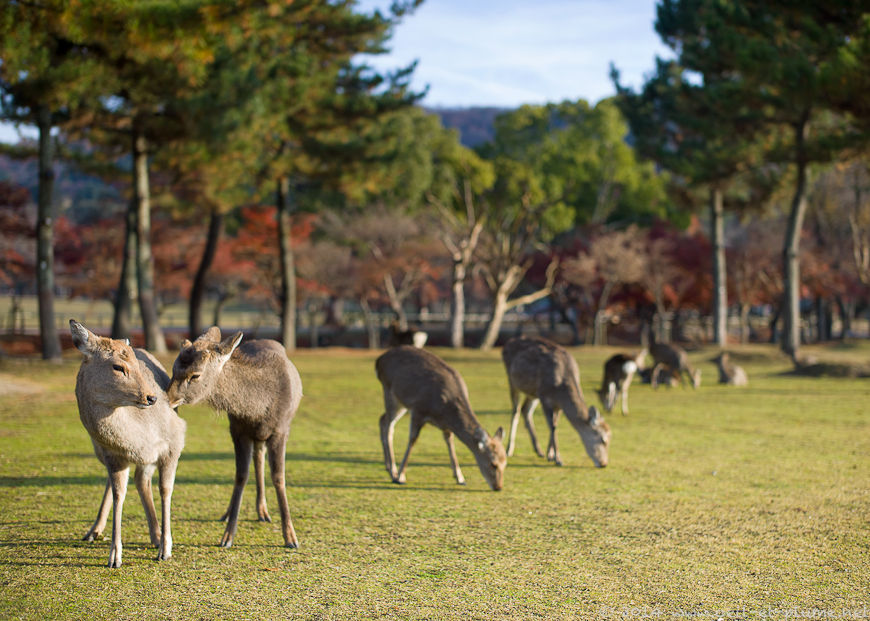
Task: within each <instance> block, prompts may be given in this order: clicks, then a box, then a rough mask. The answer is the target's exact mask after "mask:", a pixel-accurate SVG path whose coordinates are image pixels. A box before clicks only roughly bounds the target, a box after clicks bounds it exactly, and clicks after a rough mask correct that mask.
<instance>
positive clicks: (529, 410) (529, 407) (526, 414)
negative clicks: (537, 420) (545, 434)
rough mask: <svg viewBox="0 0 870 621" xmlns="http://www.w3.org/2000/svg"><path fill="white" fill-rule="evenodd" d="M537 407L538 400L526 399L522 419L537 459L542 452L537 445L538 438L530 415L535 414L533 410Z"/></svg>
mask: <svg viewBox="0 0 870 621" xmlns="http://www.w3.org/2000/svg"><path fill="white" fill-rule="evenodd" d="M537 406H538V400H537V399H534V398H532V397H526V400H525V401H524V402H523V419H524V420H525V423H526V429H527V430H528V431H529V437H530V438H531V439H532V448H533V449H535V454H536V455H537V456H538V457H543V456H544V451H542V450H541V446H540V445H539V444H538V436H537V434H535V425H534V423H533V422H532V414H534V413H535V408H536V407H537Z"/></svg>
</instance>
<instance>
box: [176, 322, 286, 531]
mask: <svg viewBox="0 0 870 621" xmlns="http://www.w3.org/2000/svg"><path fill="white" fill-rule="evenodd" d="M241 340H242V333H241V332H237V333H236V334H234V335H232V336H231V337H228V338H227V339H226V340H223V341H222V340H221V331H220V328H218V327H217V326H213V327H211V328H209V329H208V331H207V332H206V333H205V334H203V335H202V336H200V337H199V338H197V339H196V340H195V341H194V342H193V343H191V342H190V341H188V340H184V341H183V342H182V343H181V352H180V353H179V354H178V358H176V360H175V364H174V365H173V367H172V380H171V382H170V384H169V390H168V391H167V392H168V395H169V402H170V403H171V404H172V405H173V406H177V405H180V404H182V403H188V404H191V405H192V404H195V403H199V402H200V401H205V402H206V403H208V404H209V405H210V406H211V407H213V408H214V409H216V410H223V411H225V412H226V413H227V418H229V421H230V435H231V436H232V438H233V446H234V448H235V455H236V477H235V485H234V487H233V494H232V497H231V499H230V504H229V508H228V509H227V512H226V513H225V514H224V516H223V517H222V518H221V519H222V520H223V519H226V520H227V526H226V529H225V531H224V534H223V537H221V541H220V545H221V546H222V547H225V548H228V547H230V546H231V545H233V538H234V537H235V534H236V530H237V528H238V524H239V508H240V506H241V503H242V492H243V491H244V489H245V483H247V481H248V473H249V471H250V464H251V459H252V458H253V459H254V473H255V477H256V479H257V514H258V516H259V519H260V521H261V522H271V518H270V517H269V513H268V511H267V509H266V486H265V480H264V479H265V477H264V472H263V471H264V460H265V455H266V453H267V452H268V455H269V469H270V470H271V473H272V484H273V485H274V486H275V492H276V493H277V495H278V509H279V511H280V512H281V526H282V529H283V534H284V545H286V546H287V547H288V548H296V547H298V545H299V541H298V540H297V538H296V531H295V530H294V529H293V522H292V521H291V520H290V508H289V505H288V503H287V491H286V489H285V487H284V460H285V455H284V452H285V449H286V446H287V436H288V434H289V433H290V421H292V420H293V416H294V414H296V409H297V408H298V407H299V401H300V400H301V399H302V380H301V379H300V378H299V372H298V371H297V370H296V367H295V366H293V363H292V362H290V360H289V359H288V358H287V354H286V353H285V351H284V347H283V346H282V345H281V344H280V343H278V342H277V341H272V340H254V341H245V342H244V343H241ZM239 343H241V345H240V344H239Z"/></svg>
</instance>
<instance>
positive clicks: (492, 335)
mask: <svg viewBox="0 0 870 621" xmlns="http://www.w3.org/2000/svg"><path fill="white" fill-rule="evenodd" d="M509 295H510V291H509V290H508V287H507V286H505V285H504V284H502V286H500V287H499V288H498V290H497V291H496V293H495V298H494V300H493V307H492V317H490V319H489V325H488V326H487V327H486V334H485V335H484V337H483V342H482V343H481V344H480V348H481V349H482V350H484V351H487V350H490V349H492V348H493V347H494V346H495V342H496V341H497V340H498V335H499V332H500V331H501V324H502V322H503V321H504V314H505V312H506V311H507V300H508V296H509Z"/></svg>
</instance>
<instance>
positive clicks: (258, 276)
mask: <svg viewBox="0 0 870 621" xmlns="http://www.w3.org/2000/svg"><path fill="white" fill-rule="evenodd" d="M419 4H420V3H419V2H412V1H408V2H405V3H396V4H395V5H394V6H393V7H392V9H391V11H390V12H389V13H382V12H378V11H375V12H364V11H361V10H360V9H359V8H358V7H357V6H356V5H355V4H354V3H352V2H350V3H347V2H324V1H314V0H311V1H298V2H293V3H289V4H288V3H284V2H233V3H225V2H214V1H211V2H209V1H206V0H190V1H187V2H182V3H175V4H174V5H173V6H171V7H170V6H167V5H166V4H164V3H161V2H137V3H129V4H128V3H125V2H108V1H105V0H103V1H94V2H56V1H49V2H43V3H40V4H39V5H32V4H29V3H18V2H11V3H5V4H4V5H3V7H2V9H0V35H2V36H0V41H2V43H0V61H2V62H0V93H2V99H0V101H2V109H0V112H2V116H3V120H5V121H8V122H13V123H21V124H28V125H33V126H36V127H37V128H38V132H39V137H38V139H36V140H33V141H27V140H24V141H22V142H20V143H19V144H16V145H3V146H2V150H3V157H2V159H0V218H2V222H0V287H2V293H3V294H4V296H6V299H7V300H8V301H9V304H8V305H7V311H6V317H5V322H6V331H7V332H11V333H16V332H18V333H20V332H23V331H24V330H25V328H26V327H27V326H33V325H34V321H32V320H31V321H28V320H26V315H25V310H26V308H27V304H26V303H24V302H23V300H26V298H27V296H28V295H33V296H35V300H36V301H37V304H36V305H35V309H34V312H35V314H36V317H37V319H36V320H35V321H36V322H37V324H38V326H39V335H38V336H37V337H36V338H35V342H36V343H37V344H38V347H39V348H40V350H41V352H42V355H43V357H45V358H49V359H51V358H57V357H59V356H60V352H61V338H60V335H61V334H62V333H63V332H64V330H65V324H66V320H67V319H68V317H67V316H66V315H67V313H64V312H55V300H54V298H55V297H56V296H58V295H59V296H61V297H62V298H63V299H64V300H66V299H84V300H103V301H105V300H111V302H112V313H111V314H112V320H111V325H110V326H109V325H108V321H107V322H106V323H107V325H106V326H105V328H106V329H107V330H111V332H112V334H113V335H114V336H116V337H130V336H133V337H134V338H136V339H137V340H141V341H142V343H143V344H144V345H145V346H146V347H148V348H150V349H153V350H155V351H158V352H160V351H164V350H165V349H166V347H167V341H169V342H170V344H171V343H172V341H173V338H175V339H180V338H181V337H182V336H187V334H193V335H195V334H198V333H199V332H200V331H201V330H202V329H203V326H204V325H206V324H209V323H225V322H224V321H223V318H222V316H221V313H222V311H224V310H226V309H228V308H235V309H236V310H237V311H247V312H248V314H246V315H244V317H246V318H247V319H246V320H245V321H250V317H252V316H254V317H256V318H257V319H256V325H257V326H258V331H259V332H260V333H261V334H262V335H269V336H275V337H277V338H280V339H281V340H282V341H283V343H284V344H285V346H286V347H287V348H288V350H292V349H294V348H295V347H296V346H297V344H298V345H310V346H317V345H318V344H343V345H368V346H371V347H376V346H379V345H380V344H381V342H382V341H383V339H384V332H385V328H386V326H388V325H390V324H393V325H394V329H395V330H396V331H405V330H408V329H409V327H411V325H412V324H414V323H418V324H420V325H422V327H424V328H425V329H426V330H427V331H429V332H430V337H431V338H433V342H434V343H436V344H450V345H452V346H454V347H461V346H465V345H474V346H480V347H482V348H484V349H486V348H489V347H492V346H494V345H495V344H497V342H498V338H499V336H500V335H501V334H502V333H503V332H504V331H506V330H508V331H509V330H510V329H520V328H522V327H523V326H524V324H529V323H534V324H536V329H539V330H542V331H547V332H549V333H552V334H561V335H562V338H563V339H564V340H566V341H570V342H572V343H579V342H591V343H606V342H607V341H608V339H610V340H611V341H616V342H621V341H630V342H638V341H641V340H643V339H644V338H645V327H647V326H652V325H654V326H655V329H656V330H657V331H658V332H659V337H660V338H662V339H669V338H672V337H673V338H677V339H680V340H684V341H693V340H694V341H710V342H715V343H718V344H720V345H722V346H725V345H727V343H728V341H729V339H731V340H741V341H748V340H750V339H754V340H770V341H776V342H778V343H780V345H781V347H782V349H783V350H784V351H785V352H786V353H788V354H789V355H791V356H792V358H793V359H794V360H795V361H796V362H797V361H798V360H799V348H800V345H801V344H802V343H805V342H808V341H814V340H827V339H831V338H846V337H849V336H851V335H856V334H862V335H864V334H865V332H866V327H865V326H866V316H867V312H868V305H867V300H868V295H867V294H868V285H870V198H868V196H870V174H868V161H867V144H868V142H867V130H868V109H867V105H866V101H867V97H866V94H867V93H868V92H870V77H868V71H870V70H868V68H870V62H868V60H870V53H868V51H870V37H868V34H870V17H868V14H867V13H866V12H865V11H864V10H863V9H862V7H861V3H855V2H848V1H845V0H841V1H839V2H834V3H825V6H824V7H819V6H816V3H809V2H807V3H797V4H795V3H792V2H788V3H786V2H781V3H780V2H773V3H770V2H764V3H762V2H742V3H739V6H735V5H733V4H731V3H727V2H712V1H706V0H704V1H694V2H688V1H674V2H672V1H667V0H666V1H662V2H660V3H658V5H657V20H656V25H655V26H656V31H657V32H658V34H659V36H660V37H661V39H662V41H663V42H664V43H665V44H666V45H667V46H668V47H669V48H670V49H671V50H673V52H674V58H673V59H671V60H661V59H657V60H656V62H655V67H654V70H653V71H652V72H651V73H650V75H649V76H648V78H647V80H646V82H645V83H644V85H643V86H642V87H641V88H640V89H638V90H637V91H634V90H633V89H631V88H628V87H625V86H623V85H622V84H621V83H620V77H619V72H618V67H614V68H613V72H612V81H613V84H614V86H615V89H616V95H615V96H614V97H612V98H606V99H603V100H601V101H599V102H597V103H589V102H587V101H584V100H576V101H563V102H557V103H550V104H546V105H527V106H522V107H520V108H517V109H509V110H501V109H483V110H480V109H474V110H445V109H440V110H428V109H424V108H423V107H421V106H420V100H421V96H422V95H423V93H420V92H415V91H413V90H412V89H411V87H410V77H411V76H412V75H413V71H414V67H413V66H409V67H399V68H396V70H394V71H391V72H390V71H387V72H382V71H376V70H375V69H374V68H372V67H371V66H369V65H366V64H365V61H364V60H360V59H361V58H365V57H366V56H365V55H368V56H372V55H374V56H377V55H378V54H380V53H382V52H383V51H384V50H385V45H386V44H387V42H388V41H389V38H390V36H391V34H392V32H393V29H394V28H395V26H396V25H397V24H398V23H399V22H400V20H401V19H402V18H403V17H404V16H405V15H407V14H408V13H409V12H411V11H413V10H414V9H415V8H416V7H417V5H419ZM361 55H362V56H361ZM179 304H181V305H184V306H186V308H187V312H186V313H185V314H186V317H185V319H186V321H184V322H176V321H174V320H169V319H168V318H169V312H168V310H167V309H170V308H173V306H177V305H179ZM205 307H207V308H208V310H209V311H210V312H209V313H208V315H209V316H208V317H205ZM235 317H236V318H238V317H242V315H238V314H237V315H235ZM80 319H81V317H80ZM506 319H507V320H508V321H509V322H510V323H511V326H510V327H509V328H507V329H506V328H505V326H504V322H505V320H506ZM729 319H730V321H729ZM85 320H86V319H85ZM182 323H183V324H185V325H182ZM232 327H243V328H250V327H251V326H250V324H249V325H240V326H232ZM466 331H468V333H467V334H466ZM18 341H20V339H18ZM18 341H14V340H12V339H10V340H9V342H18Z"/></svg>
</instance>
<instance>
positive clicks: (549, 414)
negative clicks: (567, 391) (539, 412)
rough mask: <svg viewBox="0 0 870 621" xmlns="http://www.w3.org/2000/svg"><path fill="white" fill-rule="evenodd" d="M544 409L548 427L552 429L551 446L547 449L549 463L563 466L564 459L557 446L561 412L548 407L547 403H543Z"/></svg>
mask: <svg viewBox="0 0 870 621" xmlns="http://www.w3.org/2000/svg"><path fill="white" fill-rule="evenodd" d="M541 406H542V408H543V409H544V416H545V417H546V419H547V425H548V426H549V427H550V444H549V446H548V447H547V461H553V462H556V465H557V466H561V465H562V457H561V456H560V455H559V447H558V445H557V444H556V423H557V422H558V420H559V410H557V409H555V408H552V407H550V406H548V405H547V404H546V403H543V402H542V403H541Z"/></svg>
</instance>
